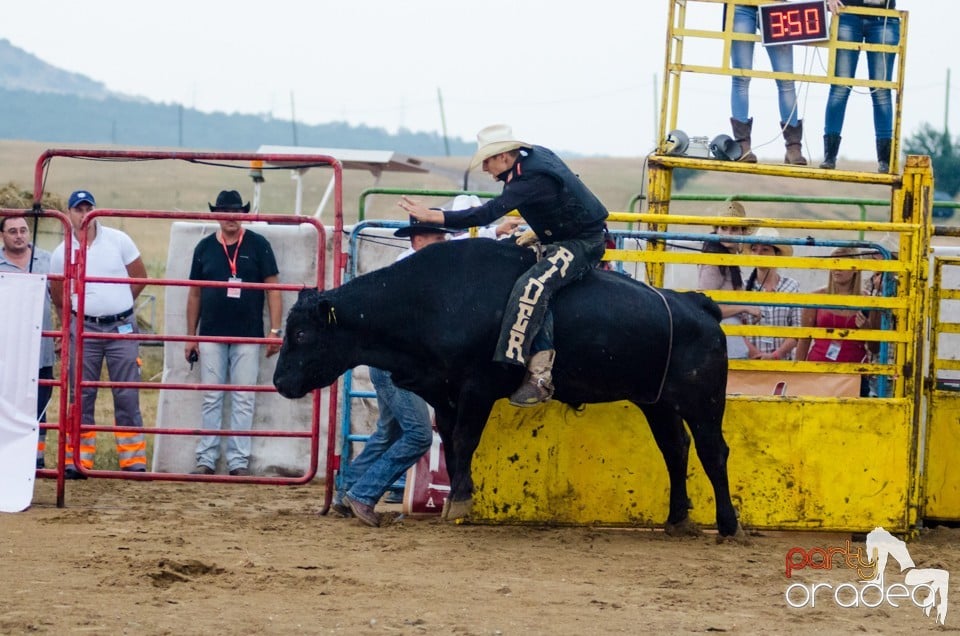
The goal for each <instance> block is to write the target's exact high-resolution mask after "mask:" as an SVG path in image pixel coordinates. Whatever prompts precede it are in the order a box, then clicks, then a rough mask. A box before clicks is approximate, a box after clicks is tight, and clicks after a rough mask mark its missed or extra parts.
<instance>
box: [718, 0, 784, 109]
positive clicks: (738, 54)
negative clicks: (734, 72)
mask: <svg viewBox="0 0 960 636" xmlns="http://www.w3.org/2000/svg"><path fill="white" fill-rule="evenodd" d="M757 24H758V21H757V8H756V7H743V6H738V7H737V8H736V11H735V12H734V14H733V30H734V32H735V33H756V32H757ZM754 44H755V42H742V41H738V42H731V43H730V65H731V66H732V67H733V68H743V69H750V70H752V69H753V48H754V47H753V45H754ZM764 48H765V49H767V55H768V56H770V66H771V67H772V68H773V71H774V72H775V73H792V72H793V46H792V45H790V44H781V45H779V46H767V47H764ZM776 81H777V91H778V92H779V101H780V121H782V122H785V123H787V124H790V125H791V126H796V125H797V92H796V88H795V87H794V83H793V80H776ZM730 114H731V116H732V117H733V118H734V119H736V120H737V121H743V122H745V121H747V120H748V119H750V78H749V77H736V76H734V77H733V83H732V86H731V91H730Z"/></svg>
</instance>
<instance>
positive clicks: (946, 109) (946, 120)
mask: <svg viewBox="0 0 960 636" xmlns="http://www.w3.org/2000/svg"><path fill="white" fill-rule="evenodd" d="M943 136H944V137H945V138H946V141H947V143H948V144H949V142H950V69H949V68H948V69H947V92H946V94H945V96H944V104H943Z"/></svg>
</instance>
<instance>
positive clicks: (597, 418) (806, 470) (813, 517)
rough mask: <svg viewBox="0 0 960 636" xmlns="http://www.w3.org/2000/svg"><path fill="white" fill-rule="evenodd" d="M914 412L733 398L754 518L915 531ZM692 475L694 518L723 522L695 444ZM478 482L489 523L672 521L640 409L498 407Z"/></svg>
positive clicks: (741, 495) (732, 422) (756, 521)
mask: <svg viewBox="0 0 960 636" xmlns="http://www.w3.org/2000/svg"><path fill="white" fill-rule="evenodd" d="M909 412H910V409H909V408H908V405H907V403H906V402H905V401H903V400H894V399H890V400H888V399H883V400H881V399H873V400H870V399H856V400H844V399H840V400H837V399H815V398H806V399H803V400H800V399H793V398H736V397H734V398H730V399H729V400H728V402H727V411H726V418H725V420H724V435H725V437H726V439H727V443H728V444H729V446H730V449H731V450H730V460H729V465H728V469H729V476H730V483H731V493H732V496H733V502H734V505H735V506H736V507H737V509H738V510H739V511H740V518H741V521H742V523H744V524H745V525H746V526H748V527H752V528H763V529H783V530H787V529H820V530H832V531H869V530H872V529H873V528H874V527H876V526H882V527H884V528H886V529H888V530H890V531H891V532H905V531H908V530H909V528H910V527H911V526H912V525H913V523H914V522H915V521H914V520H915V514H916V512H915V511H914V510H911V509H910V508H909V505H908V502H909V500H910V498H909V493H908V492H907V488H909V484H911V483H912V481H911V470H912V467H911V460H910V457H911V441H910V440H911V424H910V423H909ZM611 440H613V441H614V442H613V443H611ZM689 474H690V477H689V479H688V487H689V493H690V498H691V500H692V501H693V504H694V509H693V510H692V511H691V518H692V519H693V520H694V521H696V522H698V523H701V524H704V525H714V523H715V512H714V503H713V490H712V488H711V487H710V483H709V481H708V480H707V478H706V476H705V475H704V474H703V471H702V469H701V467H700V463H699V460H698V459H697V458H696V453H695V450H694V449H693V448H692V447H691V452H690V468H689ZM473 477H474V483H475V485H476V492H475V494H474V505H473V516H474V518H475V519H476V520H478V521H484V522H495V523H545V524H596V525H614V526H659V525H662V524H663V522H664V521H665V520H666V517H667V509H668V494H667V491H668V488H669V480H668V477H667V471H666V466H665V464H664V462H663V458H662V456H661V454H660V451H659V449H658V448H657V446H656V443H655V442H654V441H653V436H652V435H651V433H650V429H649V427H648V426H647V424H646V421H645V419H644V417H643V414H642V413H641V412H640V410H639V409H637V408H636V407H635V406H633V405H632V404H630V403H628V402H616V403H612V404H598V405H589V406H587V407H585V409H583V410H582V411H575V410H573V409H571V408H569V407H567V406H564V405H562V404H558V403H550V404H547V405H544V406H542V407H538V408H536V409H524V410H518V409H513V408H512V407H510V406H509V404H507V403H506V402H505V401H501V402H498V403H497V405H496V406H495V407H494V411H493V413H492V414H491V417H490V420H489V422H488V423H487V428H486V430H485V431H484V434H483V439H482V440H481V443H480V447H479V448H478V450H477V453H476V454H475V457H474V462H473Z"/></svg>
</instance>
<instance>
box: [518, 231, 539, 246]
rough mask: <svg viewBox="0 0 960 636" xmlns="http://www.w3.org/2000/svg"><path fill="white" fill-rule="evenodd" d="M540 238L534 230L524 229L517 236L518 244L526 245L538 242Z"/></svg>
mask: <svg viewBox="0 0 960 636" xmlns="http://www.w3.org/2000/svg"><path fill="white" fill-rule="evenodd" d="M539 240H540V239H539V238H538V237H537V233H536V232H534V231H533V230H524V232H523V233H522V234H521V235H520V236H518V237H517V245H520V246H523V247H526V246H527V245H533V244H534V243H537V242H538V241H539Z"/></svg>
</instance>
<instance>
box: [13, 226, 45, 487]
mask: <svg viewBox="0 0 960 636" xmlns="http://www.w3.org/2000/svg"><path fill="white" fill-rule="evenodd" d="M0 235H2V236H3V249H2V250H0V272H13V273H16V274H46V273H48V272H49V271H50V252H48V251H46V250H44V249H41V248H39V247H37V246H36V245H33V244H32V243H31V242H30V229H29V227H28V226H27V219H26V218H24V217H22V216H4V217H0ZM48 288H49V285H48ZM43 330H44V331H52V330H53V322H52V321H51V318H50V294H49V292H48V293H47V294H44V297H43ZM55 361H56V356H55V354H54V351H53V338H46V337H45V338H42V339H41V340H40V367H39V370H38V374H37V377H38V378H39V379H41V380H52V379H53V363H54V362H55ZM52 394H53V387H52V386H49V385H47V386H45V385H42V384H40V385H38V386H37V422H38V423H41V424H42V423H45V422H46V421H47V403H48V402H49V401H50V396H51V395H52ZM37 428H38V429H39V435H38V439H37V468H38V469H39V468H44V467H45V466H46V459H45V458H44V452H45V451H46V447H47V431H46V430H45V429H44V428H42V427H40V426H38V427H37Z"/></svg>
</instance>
